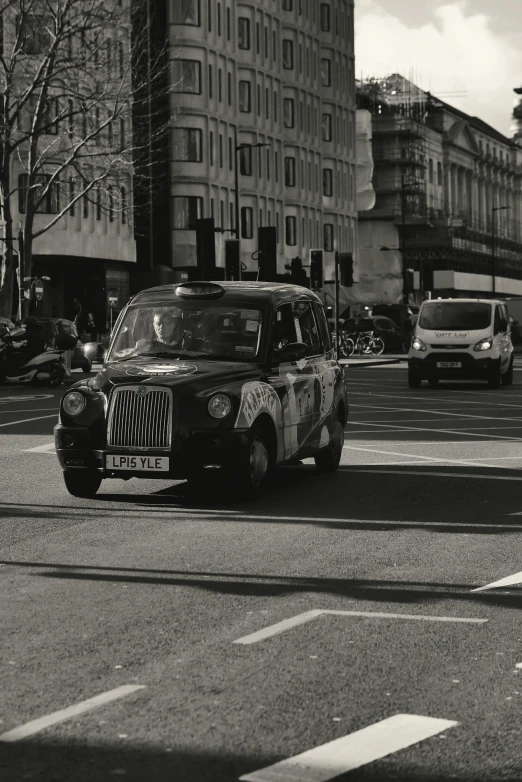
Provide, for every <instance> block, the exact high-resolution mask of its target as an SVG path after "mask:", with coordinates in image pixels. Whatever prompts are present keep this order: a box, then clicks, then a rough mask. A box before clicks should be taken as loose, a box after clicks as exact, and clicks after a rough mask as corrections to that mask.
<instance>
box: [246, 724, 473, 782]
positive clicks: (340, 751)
mask: <svg viewBox="0 0 522 782" xmlns="http://www.w3.org/2000/svg"><path fill="white" fill-rule="evenodd" d="M458 724H459V723H458V722H455V721H454V720H442V719H436V718H435V717H424V716H421V715H418V714H394V715H393V716H392V717H388V718H387V719H384V720H381V721H380V722H376V723H374V724H373V725H368V726H367V727H366V728H362V730H357V731H355V732H354V733H350V734H348V735H347V736H342V737H341V738H339V739H335V740H334V741H329V742H328V743H327V744H322V745H321V746H319V747H315V748H314V749H310V750H308V751H307V752H302V753H301V754H300V755H294V756H293V757H291V758H287V759H286V760H282V761H281V762H279V763H275V764H274V765H273V766H267V767H266V768H262V769H260V770H259V771H254V772H252V773H250V774H244V775H243V776H242V777H240V780H243V782H328V780H330V779H333V778H334V777H338V776H340V775H341V774H346V773H348V772H349V771H353V770H354V769H356V768H360V767H361V766H366V765H367V764H368V763H373V762H374V761H376V760H379V759H380V758H384V757H386V756H387V755H392V754H393V753H395V752H399V751H400V750H401V749H406V748H407V747H411V746H413V745H414V744H418V743H419V742H420V741H425V740H426V739H429V738H431V737H432V736H436V735H437V734H439V733H442V732H443V731H445V730H448V729H449V728H453V727H455V726H456V725H458Z"/></svg>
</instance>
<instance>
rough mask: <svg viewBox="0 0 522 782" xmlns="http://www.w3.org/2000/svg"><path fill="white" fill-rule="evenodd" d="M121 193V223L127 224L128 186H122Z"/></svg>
mask: <svg viewBox="0 0 522 782" xmlns="http://www.w3.org/2000/svg"><path fill="white" fill-rule="evenodd" d="M120 193H121V223H122V225H126V224H127V209H128V204H127V188H126V187H122V188H120Z"/></svg>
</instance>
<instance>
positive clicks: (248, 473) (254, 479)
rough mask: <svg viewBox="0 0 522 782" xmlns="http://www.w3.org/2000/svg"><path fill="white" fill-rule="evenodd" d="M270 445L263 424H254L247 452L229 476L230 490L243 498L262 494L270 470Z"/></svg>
mask: <svg viewBox="0 0 522 782" xmlns="http://www.w3.org/2000/svg"><path fill="white" fill-rule="evenodd" d="M270 467H271V459H270V445H269V441H268V438H267V436H266V434H265V432H264V431H263V428H262V427H261V426H259V427H258V426H254V427H253V428H252V429H251V430H250V433H249V436H248V443H247V447H246V449H245V452H244V454H243V456H242V457H240V458H239V459H238V460H237V462H236V464H235V469H233V470H232V471H231V473H230V474H229V475H228V476H227V477H228V480H227V484H228V489H229V492H230V491H231V492H233V493H234V494H236V495H239V497H241V498H243V499H244V498H247V499H248V498H250V497H255V496H257V495H258V494H261V492H262V490H263V488H264V486H265V484H266V478H267V476H268V474H269V472H270Z"/></svg>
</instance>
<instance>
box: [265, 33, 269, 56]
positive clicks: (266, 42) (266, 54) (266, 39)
mask: <svg viewBox="0 0 522 782" xmlns="http://www.w3.org/2000/svg"><path fill="white" fill-rule="evenodd" d="M268 40H269V39H268V27H267V26H266V25H265V60H268Z"/></svg>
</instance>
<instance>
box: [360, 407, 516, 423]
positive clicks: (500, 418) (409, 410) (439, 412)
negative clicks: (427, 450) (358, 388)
mask: <svg viewBox="0 0 522 782" xmlns="http://www.w3.org/2000/svg"><path fill="white" fill-rule="evenodd" d="M362 406H363V405H353V407H362ZM364 407H365V408H369V409H372V408H371V406H370V405H364ZM375 409H377V410H379V411H380V410H381V408H380V407H378V408H375ZM518 409H520V408H518ZM388 410H393V412H394V413H428V414H429V415H435V416H442V415H447V416H449V417H450V418H476V419H478V420H479V421H522V418H516V417H515V416H510V417H506V416H497V415H474V414H473V413H461V412H459V413H450V412H449V411H448V410H423V409H421V408H418V407H393V408H388ZM435 420H437V419H435ZM378 423H382V422H381V421H378Z"/></svg>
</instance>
